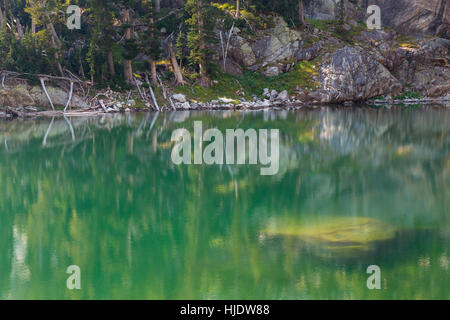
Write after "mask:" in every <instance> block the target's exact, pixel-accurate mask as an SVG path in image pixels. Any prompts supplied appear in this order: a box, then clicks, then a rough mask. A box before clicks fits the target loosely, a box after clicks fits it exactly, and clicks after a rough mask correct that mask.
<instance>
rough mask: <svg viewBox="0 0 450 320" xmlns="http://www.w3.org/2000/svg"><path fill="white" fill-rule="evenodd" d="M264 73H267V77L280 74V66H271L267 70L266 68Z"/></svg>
mask: <svg viewBox="0 0 450 320" xmlns="http://www.w3.org/2000/svg"><path fill="white" fill-rule="evenodd" d="M262 74H263V75H265V76H266V77H274V76H278V75H279V74H280V69H278V67H275V66H271V67H268V68H267V69H266V70H264V71H263V72H262Z"/></svg>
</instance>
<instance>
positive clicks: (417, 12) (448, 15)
mask: <svg viewBox="0 0 450 320" xmlns="http://www.w3.org/2000/svg"><path fill="white" fill-rule="evenodd" d="M339 3H340V0H318V1H307V2H305V13H306V16H307V17H308V18H311V19H319V20H332V19H336V18H337V17H338V16H339ZM369 5H378V6H379V7H380V8H381V20H382V25H383V26H384V27H391V28H395V29H396V30H398V31H402V32H407V33H410V32H413V33H417V32H420V33H421V32H425V33H428V34H433V35H439V36H441V37H446V38H448V37H450V33H449V32H450V20H449V19H450V2H449V1H448V0H372V1H368V0H346V1H345V11H346V17H347V18H350V19H362V18H364V16H365V14H366V12H365V11H366V9H367V7H368V6H369Z"/></svg>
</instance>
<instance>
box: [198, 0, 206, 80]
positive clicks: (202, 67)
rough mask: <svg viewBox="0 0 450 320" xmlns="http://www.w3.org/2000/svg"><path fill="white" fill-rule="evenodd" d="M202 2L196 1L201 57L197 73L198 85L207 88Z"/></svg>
mask: <svg viewBox="0 0 450 320" xmlns="http://www.w3.org/2000/svg"><path fill="white" fill-rule="evenodd" d="M202 9H203V1H202V0H198V1H197V10H198V12H199V14H198V30H199V31H198V32H199V41H200V43H199V49H200V55H201V59H200V63H199V64H198V68H199V73H200V85H201V86H202V87H207V86H208V82H209V81H208V77H207V75H206V66H205V65H206V59H205V49H206V44H205V37H204V30H203V28H204V22H203V12H202V11H203V10H202Z"/></svg>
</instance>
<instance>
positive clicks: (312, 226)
mask: <svg viewBox="0 0 450 320" xmlns="http://www.w3.org/2000/svg"><path fill="white" fill-rule="evenodd" d="M262 234H263V235H265V236H267V237H291V238H292V237H293V238H297V239H299V240H302V241H304V242H306V243H307V244H308V245H310V246H312V247H313V248H314V252H316V253H317V254H318V255H320V256H335V255H338V256H341V257H343V256H352V255H358V254H360V253H363V252H370V251H372V250H373V249H374V248H375V245H376V244H377V243H379V242H381V241H387V240H391V239H393V238H394V237H395V235H396V228H395V227H394V226H392V225H390V224H388V223H385V222H383V221H380V220H377V219H373V218H367V217H337V218H335V217H333V218H329V219H326V220H320V221H314V222H308V221H306V222H303V220H302V219H298V220H293V219H290V220H286V221H282V222H279V221H273V222H272V223H270V224H269V226H268V227H267V228H266V229H265V230H263V232H262Z"/></svg>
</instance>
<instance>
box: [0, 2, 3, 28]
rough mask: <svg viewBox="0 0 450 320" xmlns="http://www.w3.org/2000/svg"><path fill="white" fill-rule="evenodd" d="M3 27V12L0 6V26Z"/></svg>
mask: <svg viewBox="0 0 450 320" xmlns="http://www.w3.org/2000/svg"><path fill="white" fill-rule="evenodd" d="M1 25H3V11H2V6H0V26H1Z"/></svg>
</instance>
